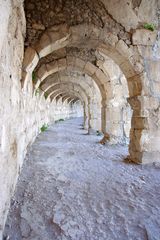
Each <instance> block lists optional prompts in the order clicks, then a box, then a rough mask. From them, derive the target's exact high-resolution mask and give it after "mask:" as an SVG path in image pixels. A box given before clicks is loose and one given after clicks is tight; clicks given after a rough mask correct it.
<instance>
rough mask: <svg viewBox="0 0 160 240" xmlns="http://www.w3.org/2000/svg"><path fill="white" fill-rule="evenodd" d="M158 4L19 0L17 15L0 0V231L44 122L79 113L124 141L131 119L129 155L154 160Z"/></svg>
mask: <svg viewBox="0 0 160 240" xmlns="http://www.w3.org/2000/svg"><path fill="white" fill-rule="evenodd" d="M158 4H159V3H158V1H156V0H153V1H150V0H142V1H139V0H120V1H117V0H112V1H111V0H102V1H98V0H94V1H90V0H78V1H77V0H59V1H53V0H51V1H50V0H45V1H39V0H27V1H25V11H26V20H27V21H26V20H25V14H24V8H23V1H22V0H1V2H0V35H1V39H0V124H1V128H0V156H1V165H0V234H2V229H3V226H4V222H5V219H6V214H7V209H8V207H9V201H10V197H11V195H12V194H13V191H14V188H15V184H16V180H17V177H18V175H19V173H20V169H21V166H22V164H23V160H24V157H25V154H26V151H27V148H28V147H29V146H30V145H31V144H32V143H33V141H34V139H35V137H36V136H37V134H38V133H39V130H40V127H41V126H42V125H43V124H44V123H46V124H47V123H50V122H54V121H56V120H58V119H60V118H69V117H75V116H81V115H82V113H84V119H85V122H84V126H85V127H86V129H88V130H90V129H94V130H100V131H102V132H103V133H105V132H106V131H107V132H109V133H110V135H111V137H112V140H115V141H113V142H123V141H124V140H126V137H128V136H129V129H130V126H131V131H130V144H129V152H130V158H131V159H132V160H133V161H135V162H138V163H148V162H153V161H160V151H159V143H160V123H159V116H160V110H159V109H160V101H159V99H160V96H159V90H160V87H159V86H160V84H159V78H160V75H159V66H160V50H159V49H160V37H159V35H160V34H159V31H158V28H159V24H160V23H159V20H160V15H159V9H160V6H159V5H158ZM124 16H125V17H124ZM144 23H148V24H149V23H154V24H155V30H154V31H150V30H148V29H145V28H144ZM26 31H27V34H26ZM24 43H25V44H24ZM24 47H26V48H25V49H24ZM24 51H25V56H24ZM22 62H23V64H22ZM33 74H35V76H36V79H34V76H33ZM79 100H80V101H79ZM127 100H128V102H129V104H128V103H127ZM131 109H132V110H131ZM62 113H63V114H62ZM131 115H132V119H131ZM130 119H131V121H130ZM130 123H131V124H130ZM0 238H1V236H0Z"/></svg>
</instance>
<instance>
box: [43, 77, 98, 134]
mask: <svg viewBox="0 0 160 240" xmlns="http://www.w3.org/2000/svg"><path fill="white" fill-rule="evenodd" d="M53 77H54V78H53ZM82 80H83V81H82ZM44 82H45V84H43V85H42V86H41V89H42V90H43V91H44V94H45V95H46V96H48V92H49V90H50V88H52V87H54V86H56V85H57V84H60V83H61V84H62V83H73V84H74V85H80V86H82V88H83V89H84V91H85V92H86V94H87V95H88V96H89V97H90V116H91V117H90V121H91V128H92V129H96V130H100V131H101V130H102V126H101V124H102V122H101V108H100V110H99V108H98V106H100V105H101V95H100V92H98V93H97V90H98V89H92V88H93V87H94V85H93V86H91V85H89V84H88V83H87V81H85V79H82V77H80V78H75V77H74V78H73V77H69V76H62V77H61V76H59V74H57V75H54V76H53V75H51V76H49V77H48V78H46V79H45V80H44ZM90 84H91V83H90ZM91 87H92V88H91ZM96 95H97V97H98V99H96Z"/></svg>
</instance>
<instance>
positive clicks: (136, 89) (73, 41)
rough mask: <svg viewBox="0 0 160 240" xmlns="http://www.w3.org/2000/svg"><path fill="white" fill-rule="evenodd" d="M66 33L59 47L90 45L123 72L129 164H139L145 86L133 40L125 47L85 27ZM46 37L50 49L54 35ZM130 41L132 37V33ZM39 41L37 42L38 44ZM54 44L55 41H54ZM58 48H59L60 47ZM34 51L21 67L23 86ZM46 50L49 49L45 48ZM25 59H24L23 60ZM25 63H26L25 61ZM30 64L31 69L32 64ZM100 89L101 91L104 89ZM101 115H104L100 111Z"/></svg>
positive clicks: (142, 148)
mask: <svg viewBox="0 0 160 240" xmlns="http://www.w3.org/2000/svg"><path fill="white" fill-rule="evenodd" d="M66 32H67V34H69V35H67V34H66V35H67V36H68V37H67V41H66V43H65V44H64V45H63V47H64V46H68V47H70V46H77V47H78V46H81V47H82V46H83V47H88V46H89V45H90V46H92V48H95V49H97V50H98V51H101V52H103V53H104V54H105V55H106V56H108V57H110V58H111V59H113V61H115V62H116V63H117V64H118V66H119V67H120V69H121V70H122V72H123V73H124V75H125V77H126V79H127V84H128V89H129V98H128V102H129V103H130V105H131V108H132V110H133V116H132V121H131V122H132V124H131V132H130V146H129V151H130V156H131V158H132V160H133V161H136V162H141V161H142V155H143V154H142V153H143V151H145V150H146V149H145V141H144V139H143V137H142V134H143V135H144V133H145V131H146V130H147V129H148V116H147V115H146V116H144V115H143V114H142V112H145V109H142V104H143V102H144V94H145V91H147V89H146V87H145V85H146V83H145V80H146V75H145V73H144V72H143V71H144V67H143V62H142V58H141V57H140V54H139V52H138V50H137V46H136V45H137V42H136V41H135V39H133V40H134V43H135V46H132V47H128V46H127V44H126V43H125V42H124V41H123V40H122V39H120V40H119V39H118V37H117V36H116V35H114V33H112V32H110V31H107V29H106V28H104V29H101V28H97V27H95V26H93V25H88V24H81V25H76V26H72V27H70V28H68V29H67V31H66ZM47 35H48V37H47V36H46V39H47V40H46V43H47V44H46V46H50V45H51V43H52V44H53V39H52V37H51V35H54V34H53V33H52V29H51V30H49V29H48V30H47ZM132 38H134V34H133V36H132ZM48 39H50V40H48ZM60 39H61V38H60ZM60 39H59V40H60ZM41 40H42V39H41ZM41 40H40V42H39V43H41ZM49 42H50V43H49ZM55 42H57V39H56V41H55ZM59 48H61V46H60V45H59ZM35 49H36V47H35ZM35 49H33V48H32V49H30V50H28V55H29V52H32V54H30V55H31V57H30V60H28V65H27V64H26V65H25V64H24V65H25V66H24V71H23V77H22V82H23V83H24V82H25V79H27V74H28V72H29V71H30V70H29V71H27V67H28V66H29V68H30V67H31V68H32V69H33V68H34V67H35V66H36V65H37V63H38V61H39V59H40V58H39V57H38V58H37V56H38V54H39V52H38V53H37V51H36V50H35ZM42 49H44V46H42V48H39V50H38V51H40V52H41V51H42ZM46 49H49V47H48V48H46ZM51 52H52V49H51V48H50V50H46V52H45V53H44V52H43V54H44V55H48V54H49V53H51ZM25 59H27V57H26V58H25ZM33 60H34V61H33ZM25 62H27V60H26V61H25ZM33 62H34V64H33V65H34V66H33V65H32V63H33ZM102 88H104V86H103V87H102ZM105 104H106V103H104V104H103V107H102V108H104V109H105V108H106V106H105ZM102 112H104V110H103V109H102ZM104 115H105V113H104ZM102 119H106V116H102Z"/></svg>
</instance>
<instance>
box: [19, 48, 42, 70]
mask: <svg viewBox="0 0 160 240" xmlns="http://www.w3.org/2000/svg"><path fill="white" fill-rule="evenodd" d="M38 61H39V57H38V54H37V52H36V51H35V50H34V49H33V48H31V47H28V48H27V49H26V51H25V54H24V60H23V70H24V71H26V72H29V71H30V72H32V71H33V70H34V68H35V67H36V65H37V63H38Z"/></svg>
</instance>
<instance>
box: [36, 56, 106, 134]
mask: <svg viewBox="0 0 160 240" xmlns="http://www.w3.org/2000/svg"><path fill="white" fill-rule="evenodd" d="M66 69H71V70H73V69H74V70H76V71H80V72H82V73H85V74H87V75H88V76H90V77H91V78H92V79H93V80H94V81H95V83H96V85H97V86H98V88H99V90H100V92H101V96H102V106H101V120H102V132H105V129H106V110H105V108H106V107H105V106H106V96H107V77H106V75H105V74H104V73H103V72H102V71H101V70H100V69H99V68H97V67H96V66H95V65H93V64H92V63H90V62H88V61H87V62H85V61H83V60H82V59H79V58H74V57H69V56H68V57H66V58H63V59H60V60H58V61H54V62H50V63H49V64H43V65H42V66H41V67H40V68H39V69H38V71H37V83H36V88H38V87H39V85H40V84H41V83H43V81H44V80H45V79H46V78H47V77H48V76H50V75H52V74H53V73H56V72H59V71H63V70H66Z"/></svg>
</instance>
